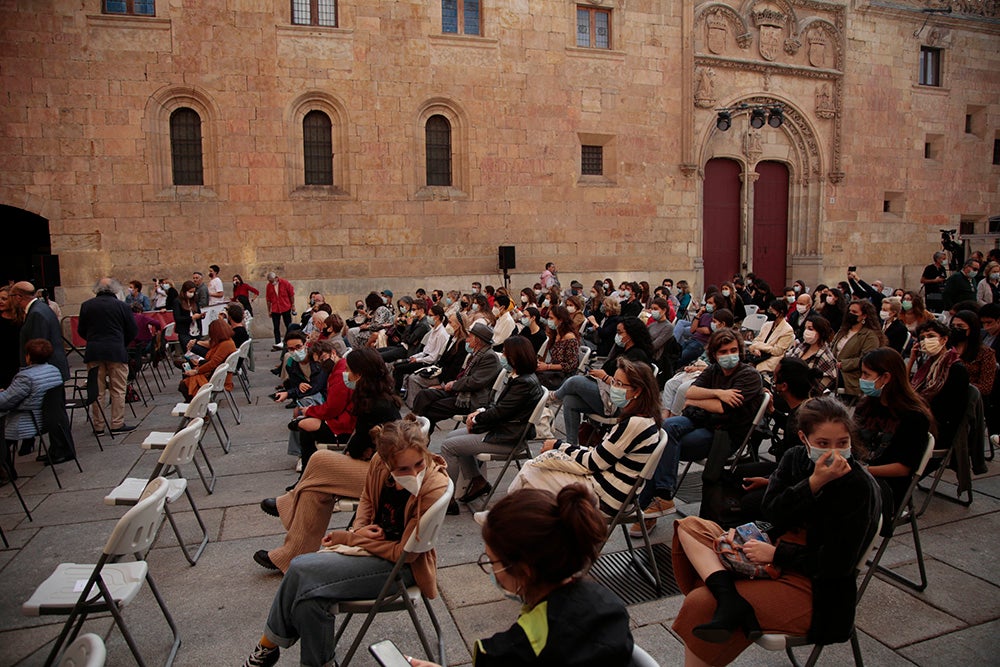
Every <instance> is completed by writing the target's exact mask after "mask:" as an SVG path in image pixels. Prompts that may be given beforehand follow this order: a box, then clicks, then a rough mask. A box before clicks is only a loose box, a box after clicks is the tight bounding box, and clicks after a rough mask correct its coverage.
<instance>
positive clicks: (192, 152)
mask: <svg viewBox="0 0 1000 667" xmlns="http://www.w3.org/2000/svg"><path fill="white" fill-rule="evenodd" d="M170 158H171V165H172V167H173V178H174V185H204V184H205V170H204V167H203V164H202V148H201V116H199V115H198V112H197V111H195V110H194V109H189V108H187V107H181V108H180V109H177V110H176V111H174V112H173V113H172V114H170Z"/></svg>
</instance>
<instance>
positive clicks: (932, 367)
mask: <svg viewBox="0 0 1000 667" xmlns="http://www.w3.org/2000/svg"><path fill="white" fill-rule="evenodd" d="M958 359H959V357H958V350H956V349H954V348H951V349H949V350H945V351H944V352H941V353H940V354H938V356H937V357H935V358H934V359H931V360H928V361H927V362H925V363H923V364H921V365H920V368H918V369H917V372H916V374H915V375H914V376H913V380H912V381H911V384H912V385H913V388H914V389H915V390H916V392H917V393H918V394H920V395H921V396H922V397H923V398H924V400H926V401H927V402H928V403H929V402H930V401H931V400H932V399H933V398H934V397H935V396H937V395H938V392H940V391H941V389H942V387H944V383H945V381H946V380H947V379H948V373H949V372H950V371H951V365H952V364H953V363H955V362H956V361H958Z"/></svg>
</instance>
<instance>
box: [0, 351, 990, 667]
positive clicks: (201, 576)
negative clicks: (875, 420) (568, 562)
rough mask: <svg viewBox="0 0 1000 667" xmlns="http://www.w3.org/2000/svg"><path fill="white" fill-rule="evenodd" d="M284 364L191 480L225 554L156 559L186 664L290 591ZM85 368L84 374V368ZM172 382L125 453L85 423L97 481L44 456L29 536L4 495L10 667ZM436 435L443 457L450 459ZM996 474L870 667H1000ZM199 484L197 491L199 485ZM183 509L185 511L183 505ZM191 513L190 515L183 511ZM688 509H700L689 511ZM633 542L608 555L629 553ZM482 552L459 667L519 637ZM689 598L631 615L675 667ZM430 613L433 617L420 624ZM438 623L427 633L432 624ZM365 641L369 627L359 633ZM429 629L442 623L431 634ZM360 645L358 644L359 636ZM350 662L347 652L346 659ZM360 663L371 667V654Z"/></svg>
mask: <svg viewBox="0 0 1000 667" xmlns="http://www.w3.org/2000/svg"><path fill="white" fill-rule="evenodd" d="M275 358H276V355H275V354H273V353H270V352H263V353H258V363H257V371H256V373H254V374H253V375H252V382H253V385H254V388H253V392H252V396H253V401H252V402H253V405H252V406H248V405H247V404H246V401H245V399H244V398H243V397H242V395H240V394H239V392H238V391H237V400H238V402H239V404H240V407H241V409H242V412H243V423H242V424H240V425H236V424H235V423H234V420H233V416H232V414H231V413H230V412H229V411H228V407H225V406H222V414H223V419H224V420H225V422H226V424H227V426H228V427H229V430H230V433H231V434H232V438H233V448H232V452H231V453H230V454H223V453H222V450H221V448H220V447H219V446H218V443H217V442H216V441H215V440H214V439H213V436H212V435H211V434H209V435H208V436H207V437H206V444H207V447H208V451H209V455H210V456H211V458H212V460H213V461H214V463H215V466H216V469H217V471H218V473H219V476H220V477H219V480H218V484H217V486H216V490H215V493H213V494H211V495H208V494H206V492H205V489H204V488H203V487H202V486H201V484H200V483H199V482H198V480H197V478H196V477H195V478H194V479H193V483H192V485H191V488H192V491H193V494H194V497H195V501H196V503H197V504H198V507H199V509H200V510H201V513H202V516H203V517H204V519H205V521H206V523H207V524H208V526H209V533H210V536H211V543H210V544H209V545H208V548H207V549H206V551H205V553H204V555H203V556H202V558H201V560H200V562H199V563H198V564H197V566H195V567H189V566H188V565H187V563H186V562H185V561H184V559H183V556H182V555H181V553H180V550H179V549H178V548H177V546H176V543H175V541H174V537H173V534H172V533H171V532H170V531H169V530H165V531H164V532H163V533H162V534H161V535H160V538H159V541H158V543H157V545H156V548H154V549H153V551H152V552H151V554H150V557H149V563H150V568H151V572H152V574H153V576H154V578H155V580H156V582H157V583H158V585H159V587H160V590H161V591H162V593H163V596H164V598H165V599H166V601H167V604H168V606H169V607H170V609H171V611H172V612H173V615H174V617H175V619H176V620H177V623H178V625H179V627H180V632H181V636H182V638H183V644H182V646H181V648H180V652H179V653H178V655H177V661H176V664H177V665H182V666H187V665H238V664H241V663H242V661H243V659H244V658H245V656H246V654H247V652H248V651H249V649H250V648H251V647H252V646H253V645H254V643H255V642H256V640H257V639H258V637H259V635H260V633H261V630H262V627H263V623H264V620H265V618H266V615H267V609H268V607H269V605H270V601H271V599H272V597H273V595H274V592H275V590H276V589H277V587H278V583H279V580H280V579H279V576H277V575H274V574H270V573H268V572H266V571H265V570H263V569H262V568H260V567H259V566H257V565H256V564H255V563H254V562H253V560H252V559H251V554H252V553H253V552H254V551H255V550H257V549H261V548H271V547H273V546H276V545H277V544H279V543H280V541H281V535H282V530H281V524H280V522H279V521H278V520H277V519H275V518H272V517H269V516H267V515H265V514H263V513H262V512H261V511H260V509H259V508H258V506H257V504H258V502H259V501H260V499H261V498H264V497H266V496H274V495H276V494H277V493H279V492H280V491H281V490H282V489H283V488H284V487H285V486H286V485H288V484H290V483H291V482H292V481H293V480H294V479H295V473H294V472H293V470H292V467H293V464H294V459H292V458H291V457H289V456H287V455H286V454H285V443H286V440H287V433H288V431H287V430H286V428H285V423H286V422H287V420H288V417H289V416H290V414H291V413H290V412H288V411H285V410H283V409H282V408H280V407H279V406H275V405H274V404H273V403H271V402H270V401H268V400H267V399H266V398H265V397H266V395H267V394H268V393H269V392H270V391H272V387H273V385H274V384H275V382H274V379H275V378H274V376H272V375H270V374H269V373H268V372H267V369H268V368H270V367H271V366H272V364H273V363H274V362H275ZM74 359H75V361H76V362H77V364H76V365H77V366H79V360H78V359H77V358H74ZM176 382H177V380H176V376H175V378H174V379H172V380H171V379H168V381H167V385H168V387H170V389H169V390H165V391H163V392H159V393H157V395H156V396H155V400H154V402H151V403H150V404H149V406H148V407H145V408H144V407H142V405H141V404H139V405H137V406H136V411H137V413H138V418H137V419H131V414H129V415H128V416H129V420H128V421H129V422H130V423H138V424H139V428H138V429H137V430H136V431H135V432H133V433H131V434H129V435H128V436H127V437H125V438H122V437H118V438H116V439H115V440H114V442H111V441H110V440H109V439H108V438H104V451H103V452H102V451H99V450H98V448H97V445H96V443H95V440H94V438H93V436H92V435H90V433H89V429H88V427H87V426H86V424H85V423H84V422H83V421H82V419H78V421H77V422H76V425H75V426H76V428H75V435H76V442H77V447H78V450H79V456H80V461H81V463H82V465H83V468H84V472H83V473H82V474H81V473H79V472H77V471H76V470H75V468H74V467H73V465H72V464H64V465H61V466H60V470H59V472H60V476H61V479H62V483H63V488H62V489H61V490H60V489H58V488H57V487H56V484H55V482H54V480H53V476H52V474H51V472H50V471H48V470H45V469H44V468H42V467H41V466H40V464H37V463H35V461H34V455H32V456H28V457H22V458H21V459H19V460H18V466H17V467H18V471H19V473H20V474H21V475H22V477H21V479H20V480H19V481H18V485H19V487H20V489H21V491H22V493H23V494H24V496H25V499H26V501H27V502H28V504H29V507H30V508H31V511H32V514H33V517H34V521H28V520H27V519H26V518H25V516H24V513H23V512H22V511H21V508H20V506H19V505H18V504H17V499H16V497H15V496H14V494H13V492H12V489H11V487H10V485H7V486H4V487H2V488H0V526H2V527H3V529H4V530H5V531H6V534H7V537H8V539H9V540H10V548H7V549H5V550H3V551H0V665H41V664H42V663H43V662H44V660H45V656H46V655H47V653H48V650H49V648H50V646H51V642H52V641H53V639H54V638H55V636H56V635H57V634H58V632H59V630H60V628H61V622H60V621H59V620H58V619H57V618H56V617H46V618H41V619H40V618H28V617H25V616H22V615H21V610H20V604H21V603H22V602H23V601H24V600H26V599H27V598H28V597H29V596H30V594H31V592H32V591H33V590H34V588H35V587H36V586H37V585H38V584H39V583H40V582H41V581H43V580H44V579H45V578H46V577H47V576H48V575H49V573H50V572H51V571H52V570H53V568H54V567H55V566H56V565H57V564H58V563H60V562H67V561H69V562H84V563H86V562H94V560H96V558H97V556H98V554H99V552H100V549H101V547H102V545H103V544H104V542H105V540H106V539H107V536H108V535H109V533H110V531H111V529H112V527H113V525H114V523H115V520H116V519H117V518H118V517H120V516H121V515H122V514H123V513H124V510H123V509H122V508H116V507H109V506H106V505H104V504H103V502H102V499H103V497H104V495H105V494H106V493H107V492H108V491H109V490H110V489H111V488H112V487H114V486H115V485H116V484H117V483H118V482H119V481H120V480H121V479H122V478H123V477H125V476H126V475H127V474H128V473H129V471H132V472H133V474H134V475H136V476H146V475H148V474H149V472H150V471H151V470H152V468H153V466H154V464H155V462H156V457H155V455H154V454H151V453H143V450H142V449H141V448H140V447H139V443H140V442H141V441H142V439H143V438H144V437H145V435H146V433H148V432H149V431H151V430H173V428H174V426H175V425H176V419H175V418H172V417H170V415H169V412H170V408H171V406H173V404H174V402H175V401H176V400H177V398H178V394H177V393H176V392H175V391H174V390H173V387H174V386H175V385H176ZM441 440H442V436H441V435H439V434H435V437H434V439H433V442H432V448H433V449H437V448H439V447H440V443H441ZM990 467H991V469H990V472H989V474H987V475H985V476H982V477H979V478H977V479H976V480H975V490H976V493H975V502H974V503H973V504H972V506H971V507H969V508H963V507H960V506H958V505H954V504H951V503H948V502H944V501H942V500H940V499H935V500H934V502H932V503H931V506H930V509H929V510H928V512H927V514H926V515H925V516H924V517H923V518H922V519H921V520H920V528H921V531H920V535H921V539H922V541H923V544H924V549H925V554H926V558H927V568H928V574H929V577H930V586H929V587H928V589H927V591H926V592H924V593H919V594H918V593H914V592H912V591H910V590H908V589H902V588H900V587H897V586H896V585H894V584H891V583H887V582H886V581H883V580H878V579H876V580H875V581H873V583H872V585H871V587H870V588H869V590H868V593H866V596H865V598H864V600H863V601H862V603H861V606H860V609H859V613H858V627H859V629H860V630H861V647H862V650H863V652H864V656H865V660H866V663H867V664H868V665H893V666H894V665H908V664H918V665H944V664H949V665H987V664H998V658H997V655H1000V568H998V567H997V563H998V562H1000V549H998V547H997V546H996V545H997V540H996V539H995V536H996V535H997V534H998V533H1000V511H998V510H1000V463H991V464H990ZM188 474H189V475H190V476H192V477H193V476H194V472H193V470H189V471H188ZM180 506H181V507H185V505H184V502H183V501H181V503H180ZM181 507H179V508H178V509H180V508H181ZM687 509H689V510H690V509H692V508H690V507H688V508H687ZM178 517H179V523H180V525H181V526H182V531H183V532H184V534H185V535H186V536H188V537H189V538H190V539H194V537H195V536H196V534H197V526H196V525H195V524H194V522H193V516H192V515H191V513H190V512H184V511H181V512H179V513H178ZM348 519H349V517H348V516H347V515H344V514H334V516H333V521H332V523H331V525H333V526H342V525H344V524H346V522H347V521H348ZM660 524H661V525H660V526H659V527H658V529H657V531H656V532H654V537H655V538H656V539H657V540H661V541H666V540H669V539H670V527H669V525H668V524H669V521H667V520H661V522H660ZM623 547H624V543H623V541H622V538H621V536H620V534H619V535H618V536H617V537H616V538H614V539H613V540H612V542H611V543H609V545H608V547H606V550H607V551H611V550H620V549H622V548H623ZM481 552H482V544H481V541H480V538H479V531H478V527H477V526H476V525H475V523H474V522H473V520H472V517H471V515H470V514H469V513H468V512H465V511H463V514H462V515H461V516H459V517H449V518H448V519H447V522H446V523H445V526H444V529H443V531H442V536H441V543H440V545H439V547H438V559H439V567H440V572H439V582H440V589H441V596H440V597H439V599H437V600H436V601H435V602H434V609H435V610H436V612H437V614H438V617H439V618H440V619H441V621H442V624H443V627H444V633H445V639H446V646H447V654H448V660H449V663H450V664H468V663H469V662H470V660H471V658H470V654H469V647H470V646H471V644H472V643H473V642H474V641H475V639H476V638H478V637H481V636H484V635H489V634H491V633H493V632H496V631H498V630H501V629H504V628H506V627H508V626H509V625H510V623H511V622H512V620H513V619H514V618H515V616H516V612H517V608H516V605H515V604H514V603H511V602H509V601H506V600H504V599H502V598H501V596H500V595H499V593H498V592H497V591H496V589H495V588H493V586H492V585H491V584H490V581H489V579H488V578H487V577H485V576H484V575H483V574H482V573H481V572H480V571H479V569H478V568H477V567H476V565H475V560H476V558H477V557H478V556H479V554H480V553H481ZM913 558H914V552H913V548H912V543H911V542H909V540H908V536H900V537H899V538H898V540H897V541H894V543H893V545H892V546H891V548H890V549H889V551H888V552H887V555H886V558H885V562H886V563H887V564H891V565H892V566H893V567H895V568H898V569H900V570H901V571H905V572H908V573H912V572H914V571H915V569H916V568H915V565H914V563H913ZM681 600H682V599H681V597H680V596H673V597H668V598H663V599H659V600H656V601H653V602H647V603H642V604H638V605H634V606H632V607H631V608H630V612H631V615H632V622H633V626H634V634H635V638H636V641H637V642H638V643H639V644H640V645H641V646H643V647H644V648H646V649H647V650H648V651H649V653H651V654H652V655H653V656H654V657H655V658H656V659H657V660H658V661H659V662H660V664H662V665H678V664H681V663H682V661H683V654H684V652H683V646H682V644H681V642H680V641H679V640H678V639H677V638H676V637H675V636H674V635H673V634H672V632H671V631H670V624H671V620H672V619H673V618H674V616H675V615H676V613H677V610H678V609H679V607H680V604H681ZM421 613H422V614H423V613H424V612H423V611H421ZM125 618H126V622H127V623H128V624H129V627H130V628H131V629H132V631H133V632H134V634H135V636H136V639H137V641H138V643H139V646H140V648H141V650H142V651H143V653H144V656H145V657H146V660H147V662H148V663H149V664H160V663H162V661H163V659H164V658H165V656H166V652H167V650H168V647H169V644H170V642H169V640H168V629H167V627H166V624H165V622H164V621H163V618H162V617H161V616H160V615H159V613H158V610H157V608H156V606H155V603H154V602H153V599H152V596H151V595H150V594H149V591H148V590H144V591H143V592H142V593H140V595H139V596H138V598H137V599H136V601H135V602H134V603H133V604H132V605H130V606H129V607H128V608H127V609H126V610H125ZM425 620H426V619H425ZM354 625H355V627H357V625H358V621H357V620H355V621H354ZM425 625H427V627H429V624H425ZM111 626H112V622H111V619H110V617H109V616H106V615H105V616H104V617H97V618H94V619H92V620H89V621H88V622H87V624H86V626H85V631H93V632H97V633H99V634H106V633H107V632H108V631H109V629H110V628H111ZM347 635H348V636H351V629H350V628H348V630H347ZM386 637H388V638H392V639H394V640H395V641H396V643H397V644H398V645H399V646H400V647H401V648H402V650H403V651H405V652H407V653H410V654H416V655H421V649H420V645H419V642H418V640H417V638H416V635H415V633H414V632H413V631H412V628H410V627H409V624H408V621H407V619H406V616H405V614H402V613H400V614H388V615H385V616H383V617H381V618H380V619H379V620H377V621H376V623H375V624H374V625H373V626H372V628H371V629H370V630H369V633H368V635H367V637H366V640H365V642H364V646H367V644H369V643H371V642H374V641H376V640H378V639H381V638H386ZM108 647H109V658H108V664H109V665H128V664H132V659H131V656H130V654H129V653H128V649H127V647H126V646H125V643H124V641H123V639H122V637H121V634H120V633H118V632H117V631H113V632H111V634H110V637H109V638H108ZM345 648H346V647H345ZM297 658H298V650H297V649H296V648H293V649H291V650H290V651H287V652H286V655H283V657H282V659H281V661H280V662H279V664H282V665H289V664H294V663H295V662H296V660H297ZM850 661H851V656H850V650H849V648H848V646H847V645H846V644H845V645H838V646H831V647H828V648H827V649H826V650H825V651H824V652H823V656H822V657H821V660H820V664H827V665H835V664H836V665H840V664H849V663H850ZM355 664H361V665H372V664H375V663H374V661H373V660H372V659H371V658H370V657H369V656H368V654H367V652H366V651H365V652H363V653H362V654H359V656H358V659H357V660H356V661H355ZM737 664H739V665H785V664H787V660H786V658H785V656H784V655H783V654H780V653H774V654H771V653H767V652H766V651H763V650H762V649H759V648H756V647H753V648H751V649H750V650H748V651H747V652H746V653H745V654H744V655H743V656H741V658H740V659H739V661H738V662H737Z"/></svg>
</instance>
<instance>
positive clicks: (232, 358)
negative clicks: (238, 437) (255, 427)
mask: <svg viewBox="0 0 1000 667" xmlns="http://www.w3.org/2000/svg"><path fill="white" fill-rule="evenodd" d="M225 363H226V366H228V367H229V373H231V374H232V376H233V377H234V378H235V377H236V376H237V375H238V373H237V372H236V368H237V366H239V364H240V351H239V350H236V351H235V352H233V353H232V354H230V355H229V356H228V357H226V362H225ZM216 386H217V387H222V389H221V390H219V394H222V393H223V392H225V394H226V402H227V403H229V409H230V410H232V411H233V419H235V420H236V423H237V424H239V423H241V422H240V409H239V407H238V406H237V405H236V399H235V398H234V397H233V392H232V390H231V389H226V382H225V379H223V382H222V384H219V385H216Z"/></svg>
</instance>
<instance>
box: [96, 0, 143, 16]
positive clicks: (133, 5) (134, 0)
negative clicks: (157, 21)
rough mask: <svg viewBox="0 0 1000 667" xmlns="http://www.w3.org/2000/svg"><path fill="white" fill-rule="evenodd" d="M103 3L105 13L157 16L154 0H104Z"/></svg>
mask: <svg viewBox="0 0 1000 667" xmlns="http://www.w3.org/2000/svg"><path fill="white" fill-rule="evenodd" d="M102 5H103V7H102V11H103V12H104V13H105V14H123V15H125V16H156V6H155V3H154V0H103V3H102Z"/></svg>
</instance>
